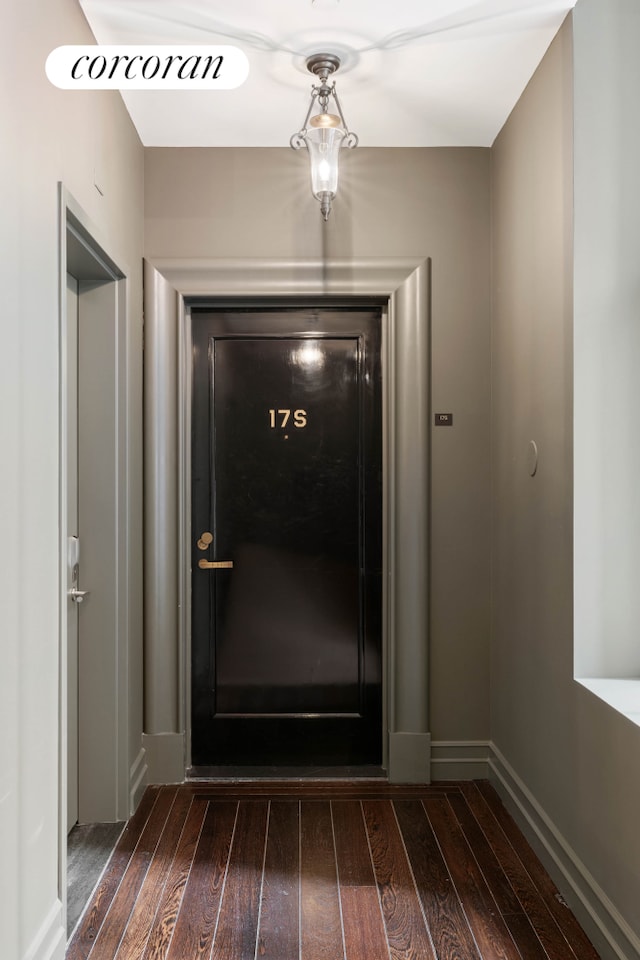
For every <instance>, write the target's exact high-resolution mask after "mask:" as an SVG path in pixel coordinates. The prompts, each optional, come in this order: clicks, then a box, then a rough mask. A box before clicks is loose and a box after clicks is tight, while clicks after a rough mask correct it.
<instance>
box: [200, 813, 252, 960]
mask: <svg viewBox="0 0 640 960" xmlns="http://www.w3.org/2000/svg"><path fill="white" fill-rule="evenodd" d="M268 812H269V802H268V801H266V800H243V801H242V802H241V803H240V805H239V808H238V817H237V820H236V829H235V832H234V838H233V845H232V847H231V852H230V854H229V865H228V868H227V877H226V880H225V885H224V892H223V897H222V904H221V907H220V913H219V917H218V925H217V928H216V934H215V939H214V943H213V952H212V954H211V960H229V958H231V957H232V958H233V960H254V957H255V955H256V938H257V934H258V915H259V910H260V894H261V889H262V873H263V867H264V855H265V841H266V833H267V821H268ZM189 956H190V955H189Z"/></svg>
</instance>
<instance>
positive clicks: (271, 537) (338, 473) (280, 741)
mask: <svg viewBox="0 0 640 960" xmlns="http://www.w3.org/2000/svg"><path fill="white" fill-rule="evenodd" d="M192 330H193V405H192V540H193V549H192V603H193V611H192V762H193V764H194V765H196V766H204V765H213V764H260V765H263V764H269V765H278V764H279V765H286V764H295V765H300V764H314V765H317V764H322V765H327V764H365V763H366V764H379V763H380V759H381V741H382V730H381V699H382V697H381V689H382V684H381V674H382V669H381V663H382V661H381V633H382V631H381V619H382V618H381V553H382V520H381V503H382V495H381V487H382V480H381V473H382V462H381V461H382V456H381V429H380V426H381V385H380V379H381V376H380V310H379V308H375V307H374V308H370V307H366V308H365V307H353V308H346V307H345V308H341V309H337V308H333V309H319V308H317V307H305V308H300V307H298V308H296V309H288V308H286V309H277V310H276V309H272V308H266V307H261V308H260V309H241V310H240V309H238V310H236V309H234V310H216V311H212V310H211V309H207V310H204V309H198V308H194V309H193V310H192Z"/></svg>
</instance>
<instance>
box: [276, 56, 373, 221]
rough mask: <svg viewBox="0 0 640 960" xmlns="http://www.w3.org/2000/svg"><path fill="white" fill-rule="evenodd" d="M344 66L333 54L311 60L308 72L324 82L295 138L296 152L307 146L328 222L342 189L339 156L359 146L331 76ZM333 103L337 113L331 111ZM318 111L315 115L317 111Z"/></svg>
mask: <svg viewBox="0 0 640 960" xmlns="http://www.w3.org/2000/svg"><path fill="white" fill-rule="evenodd" d="M339 66H340V58H339V57H336V56H334V55H333V54H331V53H316V54H314V56H312V57H309V58H308V60H307V70H309V72H310V73H313V74H314V76H316V77H318V78H319V80H320V83H318V84H317V85H316V84H314V85H313V86H312V87H311V102H310V104H309V109H308V110H307V115H306V117H305V119H304V123H303V124H302V128H301V129H300V130H299V131H298V133H294V135H293V136H292V137H291V141H290V142H291V146H292V147H293V149H294V150H300V149H301V148H302V147H306V148H307V151H308V153H309V160H310V163H311V190H312V192H313V195H314V197H315V198H316V200H319V201H320V210H321V213H322V216H323V218H324V219H325V220H327V219H328V218H329V214H330V213H331V203H332V201H333V199H334V197H335V195H336V192H337V189H338V157H339V154H340V150H341V148H342V147H349V148H350V149H353V147H357V146H358V138H357V136H356V135H355V133H351V132H350V131H349V129H348V127H347V124H346V122H345V119H344V115H343V113H342V107H341V106H340V101H339V100H338V94H337V92H336V85H335V82H333V83H330V82H329V77H331V76H332V75H333V74H334V73H335V72H336V70H337V69H338V67H339ZM330 100H333V103H334V105H335V107H334V109H335V112H333V113H330V112H329V101H330ZM314 111H315V112H314Z"/></svg>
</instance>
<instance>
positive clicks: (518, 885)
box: [464, 784, 575, 960]
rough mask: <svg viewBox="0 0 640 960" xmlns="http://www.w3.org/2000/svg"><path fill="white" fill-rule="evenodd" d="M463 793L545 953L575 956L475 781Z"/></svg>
mask: <svg viewBox="0 0 640 960" xmlns="http://www.w3.org/2000/svg"><path fill="white" fill-rule="evenodd" d="M464 795H465V798H466V801H467V804H468V807H469V809H470V810H471V811H472V812H473V815H474V817H475V818H476V820H477V822H478V824H479V825H480V827H481V829H482V831H483V833H484V834H485V836H486V837H487V841H488V843H489V844H490V846H491V849H492V850H493V851H494V853H495V855H496V857H497V859H498V861H499V863H500V866H501V868H502V870H504V873H505V875H506V876H507V877H508V878H509V881H510V883H511V886H512V887H513V889H514V890H515V892H516V895H517V897H518V900H519V901H520V903H521V904H522V907H523V910H524V912H525V913H526V915H527V917H528V919H529V922H530V924H531V925H532V927H533V929H534V930H535V931H536V934H537V936H538V939H539V940H540V942H541V943H542V945H543V947H544V948H545V950H546V954H547V955H548V956H549V957H553V958H554V960H556V958H557V960H575V954H574V952H573V950H572V949H571V947H570V944H569V943H568V941H567V939H566V937H565V935H564V933H563V932H562V929H561V927H560V926H559V925H558V923H557V921H556V920H555V918H554V917H553V915H552V913H551V911H550V910H549V909H548V907H547V905H546V903H545V902H544V900H543V899H542V897H541V895H540V893H539V892H538V890H537V888H536V886H535V884H534V882H533V880H532V879H531V877H530V876H529V873H528V872H527V870H526V868H525V866H524V864H523V863H522V861H521V860H520V858H519V857H518V855H517V853H516V852H515V850H514V849H513V846H512V844H511V842H510V841H509V839H508V838H507V836H506V834H505V833H504V831H503V830H502V827H501V826H500V824H499V823H498V821H497V820H496V818H495V817H494V815H493V813H492V812H491V809H490V808H489V806H488V805H487V803H486V801H485V800H484V798H483V797H482V795H481V793H480V792H479V790H478V788H477V787H476V786H475V785H474V784H469V786H468V788H467V789H465V790H464Z"/></svg>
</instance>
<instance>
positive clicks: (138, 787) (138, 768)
mask: <svg viewBox="0 0 640 960" xmlns="http://www.w3.org/2000/svg"><path fill="white" fill-rule="evenodd" d="M147 782H148V768H147V753H146V750H145V748H144V747H140V752H139V753H138V756H137V757H136V759H135V760H134V761H133V763H132V764H131V770H130V771H129V816H132V815H133V814H134V813H135V812H136V810H137V809H138V804H139V803H140V801H141V799H142V794H143V793H144V791H145V787H146V786H147Z"/></svg>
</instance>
